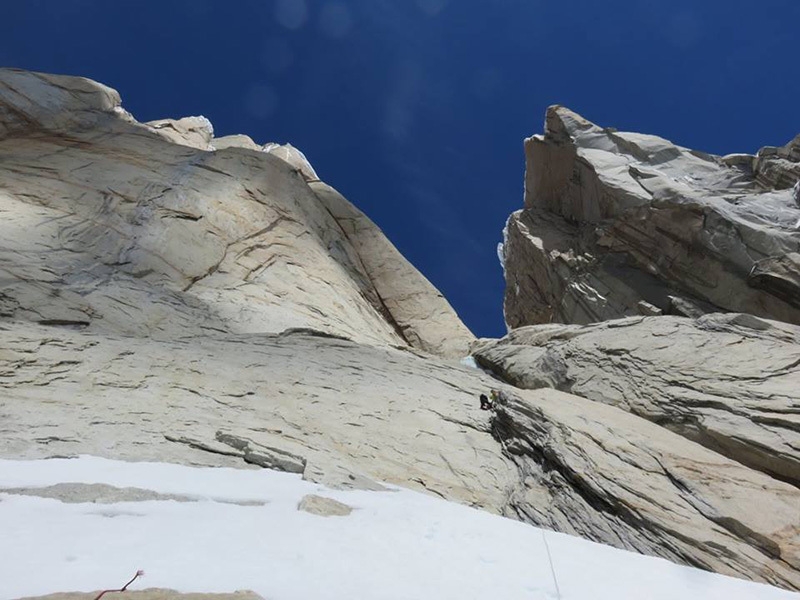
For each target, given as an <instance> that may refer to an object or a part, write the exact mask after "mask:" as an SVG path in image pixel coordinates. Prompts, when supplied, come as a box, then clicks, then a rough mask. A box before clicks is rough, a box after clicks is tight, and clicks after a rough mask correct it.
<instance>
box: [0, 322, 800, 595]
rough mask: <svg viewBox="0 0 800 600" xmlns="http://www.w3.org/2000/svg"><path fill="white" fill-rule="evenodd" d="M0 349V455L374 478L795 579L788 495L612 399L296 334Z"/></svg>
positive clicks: (7, 330) (742, 572)
mask: <svg viewBox="0 0 800 600" xmlns="http://www.w3.org/2000/svg"><path fill="white" fill-rule="evenodd" d="M0 348H2V351H0V373H2V377H0V391H1V393H2V397H3V399H4V401H3V402H2V404H0V455H2V456H13V457H21V458H31V459H33V458H43V457H48V456H73V455H77V454H91V455H96V456H104V457H108V458H117V459H125V460H157V461H169V462H178V463H183V464H191V465H204V466H212V465H218V466H238V467H242V468H254V467H260V466H266V467H269V468H281V469H282V470H288V471H290V472H299V473H301V474H302V476H303V477H304V478H305V479H307V480H310V481H316V482H320V483H324V484H326V485H329V486H333V487H338V488H356V489H368V490H376V491H379V490H382V489H384V487H383V486H382V485H381V483H382V482H385V483H389V484H396V485H402V486H405V487H409V488H412V489H416V490H419V491H425V492H428V493H431V494H435V495H438V496H441V497H443V498H447V499H450V500H454V501H458V502H461V503H464V504H467V505H470V506H474V507H478V508H482V509H484V510H487V511H490V512H493V513H496V514H504V515H507V516H509V517H513V518H518V519H522V520H524V521H526V522H529V523H533V524H537V525H543V526H546V527H550V528H553V529H555V530H558V531H564V532H567V533H572V534H576V535H581V536H583V537H587V538H589V539H592V540H596V541H600V542H604V543H608V544H612V545H615V546H617V547H621V548H626V549H629V550H635V551H638V552H643V553H646V554H651V555H655V556H662V557H665V558H668V559H671V560H675V561H679V562H682V563H685V564H691V565H695V566H700V567H703V568H707V569H711V570H714V571H717V572H720V573H724V574H728V575H735V576H740V577H746V578H748V579H753V580H756V581H762V582H768V583H772V584H775V585H780V586H783V587H786V588H789V589H800V568H799V567H800V562H799V561H798V552H799V550H798V548H800V531H799V530H798V528H799V527H800V521H798V518H797V516H798V513H797V511H798V507H800V490H799V489H798V488H796V487H794V486H792V485H789V484H787V483H784V482H782V481H779V480H776V479H774V478H772V477H770V476H768V475H766V474H764V473H762V472H760V471H757V470H755V469H752V468H749V467H747V466H744V465H742V464H741V463H739V462H736V461H734V460H730V459H728V458H726V457H724V456H722V455H721V454H719V453H717V452H714V451H712V450H709V449H706V448H704V447H702V446H701V445H699V444H697V443H695V442H693V441H691V440H688V439H686V438H684V437H680V436H679V435H677V434H675V433H672V432H670V431H668V430H667V429H665V428H663V427H659V426H657V425H655V424H653V423H651V422H649V421H648V420H646V419H644V418H642V417H640V416H637V415H634V414H631V413H628V412H626V411H624V410H622V409H621V408H617V407H613V406H607V405H605V404H603V403H601V402H596V401H593V400H589V399H586V398H581V397H578V396H575V395H571V394H566V393H563V392H558V391H555V390H550V389H543V390H520V389H516V388H514V387H511V386H509V385H505V384H502V383H500V382H498V381H497V380H494V379H492V378H491V377H489V376H488V375H487V374H485V373H483V372H482V371H480V370H477V369H472V368H467V367H463V366H460V365H458V364H455V363H454V362H448V361H446V360H444V359H439V358H436V357H433V356H430V355H427V354H422V353H417V352H410V351H407V350H399V349H394V348H379V347H375V346H365V345H361V344H357V343H355V342H352V341H349V340H343V339H339V338H333V337H328V336H320V335H319V334H315V333H313V332H304V331H297V332H291V333H288V334H279V335H264V334H259V335H233V334H218V335H217V336H197V337H193V338H189V337H187V338H184V339H181V340H155V339H143V338H133V337H123V336H116V335H113V334H110V333H107V332H91V331H85V330H84V331H70V330H66V329H64V328H55V327H44V326H41V325H35V324H30V323H19V322H16V323H15V322H5V323H3V324H2V328H0ZM490 388H497V389H499V390H500V391H502V392H503V394H504V396H505V397H506V398H507V402H505V403H502V404H498V406H497V410H496V411H495V412H492V411H482V410H480V409H479V407H478V394H480V393H481V392H485V391H487V390H488V389H490ZM279 458H284V459H286V462H285V463H284V465H286V466H281V465H280V464H279V463H278V461H277V460H276V459H279ZM660 465H661V466H660ZM295 466H297V468H295ZM52 493H57V492H52ZM61 493H64V494H66V491H61ZM75 493H76V492H75V491H72V492H70V495H74V494H75Z"/></svg>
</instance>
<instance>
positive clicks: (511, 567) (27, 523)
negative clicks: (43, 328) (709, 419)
mask: <svg viewBox="0 0 800 600" xmlns="http://www.w3.org/2000/svg"><path fill="white" fill-rule="evenodd" d="M66 482H80V483H87V484H93V483H102V484H107V485H111V486H115V487H119V488H128V487H133V488H142V489H146V490H153V491H156V492H160V493H165V494H180V495H184V496H191V497H193V498H194V499H196V500H197V501H191V502H186V501H176V500H147V501H138V502H119V503H114V504H99V503H98V504H96V503H63V502H60V501H58V500H53V499H47V498H41V497H37V496H29V495H17V494H8V493H0V598H2V599H9V598H16V597H19V596H26V595H34V594H45V593H50V592H56V591H73V590H87V591H88V590H96V589H102V588H109V587H119V586H120V585H122V584H123V583H124V582H125V581H127V580H128V579H130V577H131V575H132V574H133V573H134V572H136V570H137V569H144V570H145V572H146V576H145V578H144V579H140V580H137V581H136V582H135V583H134V584H133V585H132V586H131V588H130V589H132V590H133V589H142V588H145V587H168V588H175V589H178V590H181V591H205V592H223V591H232V590H236V589H251V590H253V591H255V592H257V593H259V594H261V595H262V596H263V597H264V598H267V599H273V600H284V599H286V600H288V599H298V600H301V599H302V600H311V599H313V600H325V599H330V600H361V599H369V600H379V599H398V600H400V599H402V600H411V599H415V598H430V599H436V600H445V599H450V598H452V599H454V600H456V599H457V600H468V599H491V598H497V599H503V600H516V599H520V600H522V599H524V600H535V599H540V598H563V599H565V600H566V599H574V600H578V599H580V600H589V599H591V600H628V599H629V600H642V599H643V598H647V599H649V600H661V599H663V600H675V599H683V598H693V599H704V600H713V599H719V600H745V599H747V600H751V599H754V598H763V599H770V600H771V599H776V600H777V599H784V600H790V599H794V600H797V599H798V598H800V596H798V595H796V594H792V593H789V592H786V591H782V590H779V589H776V588H771V587H768V586H764V585H759V584H754V583H749V582H745V581H740V580H737V579H732V578H728V577H723V576H720V575H714V574H711V573H706V572H703V571H699V570H696V569H691V568H688V567H682V566H678V565H675V564H672V563H669V562H667V561H664V560H660V559H655V558H649V557H645V556H640V555H637V554H632V553H628V552H624V551H621V550H616V549H613V548H610V547H607V546H602V545H599V544H594V543H592V542H588V541H585V540H582V539H579V538H575V537H571V536H567V535H563V534H558V533H553V532H549V531H548V532H544V531H543V530H540V529H537V528H535V527H531V526H528V525H525V524H522V523H518V522H516V521H512V520H509V519H504V518H501V517H497V516H493V515H490V514H488V513H485V512H482V511H479V510H473V509H470V508H467V507H464V506H459V505H457V504H453V503H450V502H446V501H444V500H440V499H437V498H433V497H429V496H426V495H423V494H418V493H415V492H411V491H408V490H395V491H388V492H344V491H333V490H328V489H326V488H324V487H323V486H320V485H316V484H312V483H308V482H305V481H302V480H301V479H300V477H299V476H297V475H289V474H285V473H276V472H272V471H267V470H235V469H201V468H191V467H184V466H179V465H169V464H161V463H126V462H118V461H111V460H105V459H100V458H94V457H81V458H77V459H51V460H40V461H11V460H0V488H5V489H9V488H30V487H46V486H50V485H54V484H59V483H66ZM306 494H316V495H320V496H326V497H329V498H333V499H335V500H338V501H340V502H343V503H345V504H348V505H350V506H352V507H354V508H355V510H354V511H353V512H352V513H351V514H350V515H348V516H339V517H322V516H317V515H313V514H309V513H306V512H303V511H300V510H298V509H297V505H298V502H299V501H300V500H301V498H302V497H303V496H305V495H306ZM231 501H237V502H240V503H239V504H236V503H232V502H231ZM242 501H246V502H242ZM549 556H552V562H551V560H550V558H549ZM556 582H557V584H556Z"/></svg>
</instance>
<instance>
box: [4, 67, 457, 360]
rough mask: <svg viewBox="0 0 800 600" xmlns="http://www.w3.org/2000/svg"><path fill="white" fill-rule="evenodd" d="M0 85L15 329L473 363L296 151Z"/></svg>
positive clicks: (82, 96) (79, 96)
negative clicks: (329, 338)
mask: <svg viewBox="0 0 800 600" xmlns="http://www.w3.org/2000/svg"><path fill="white" fill-rule="evenodd" d="M0 83H1V84H2V86H0V201H2V206H3V217H4V218H3V219H2V223H0V228H2V231H1V232H0V253H2V254H0V256H1V257H2V259H0V268H2V269H3V271H4V286H3V290H2V292H1V293H2V295H1V296H0V306H2V310H3V315H4V316H5V317H7V318H14V319H22V320H30V321H35V322H40V323H59V324H63V325H72V326H74V327H85V328H89V329H90V330H107V331H115V332H119V333H126V334H134V335H152V336H160V337H165V336H166V337H173V336H176V335H190V334H196V333H200V332H236V333H280V332H281V331H284V330H286V329H289V328H293V327H305V328H311V329H317V330H320V331H323V332H327V333H331V334H336V335H340V336H343V337H346V338H349V339H353V340H356V341H360V342H365V343H371V344H381V345H396V346H411V347H414V348H418V349H421V350H425V351H428V352H431V353H434V354H442V355H448V356H464V355H465V354H466V353H467V348H468V344H469V342H470V341H471V340H472V335H471V334H470V332H469V331H468V329H467V328H466V327H465V326H464V325H463V324H462V323H461V321H460V320H459V319H458V317H457V315H456V314H455V312H454V311H453V310H452V308H451V307H450V305H449V304H448V303H447V301H446V300H445V299H444V298H443V297H442V296H441V294H440V293H439V292H438V291H437V290H436V289H435V288H434V287H433V286H432V285H431V284H430V283H429V282H428V281H427V280H426V279H425V278H424V277H423V276H422V275H421V274H420V273H419V272H418V271H417V270H416V269H414V268H413V267H412V266H411V265H410V264H409V263H408V262H407V261H405V259H404V258H403V257H402V256H401V255H400V254H399V253H398V252H397V251H396V250H395V249H394V247H393V246H392V245H391V243H389V242H388V240H386V238H385V237H384V236H383V235H382V233H381V232H380V230H378V228H377V227H376V226H375V225H374V224H373V223H372V222H371V221H369V219H367V218H366V217H365V216H364V215H363V214H362V213H361V212H360V211H359V210H358V209H356V208H355V207H353V206H352V205H351V204H350V203H349V202H347V200H345V199H344V198H342V197H341V196H340V195H338V194H336V193H335V192H334V191H333V190H332V189H331V188H329V187H328V186H324V185H323V184H321V183H319V180H318V177H317V175H316V173H315V172H314V169H313V168H312V167H311V165H310V164H308V161H307V160H306V159H305V157H304V156H303V155H302V153H301V152H299V151H298V150H297V149H295V148H293V147H292V146H290V145H285V146H279V145H276V144H268V145H266V146H258V145H257V144H255V143H254V142H252V140H250V141H249V142H248V140H249V138H246V137H245V136H228V137H226V138H222V139H221V140H220V141H219V142H216V141H215V139H214V137H213V127H212V126H211V124H210V123H209V122H208V121H207V120H206V119H204V118H202V117H188V118H184V119H178V120H173V119H165V120H161V121H154V122H151V123H148V124H140V123H137V122H136V121H135V120H134V119H133V118H132V117H131V116H130V115H129V114H128V113H126V112H125V111H124V110H123V109H122V108H121V106H120V99H119V96H118V95H117V93H116V92H115V91H114V90H111V89H109V88H107V87H104V86H102V85H100V84H97V83H95V82H92V81H89V80H86V79H82V78H77V77H59V76H51V75H42V74H36V73H29V72H22V71H16V70H8V69H6V70H2V71H0ZM215 142H216V146H215ZM311 182H316V183H315V184H312V185H315V186H316V187H312V185H309V184H310V183H311ZM387 261H388V262H387Z"/></svg>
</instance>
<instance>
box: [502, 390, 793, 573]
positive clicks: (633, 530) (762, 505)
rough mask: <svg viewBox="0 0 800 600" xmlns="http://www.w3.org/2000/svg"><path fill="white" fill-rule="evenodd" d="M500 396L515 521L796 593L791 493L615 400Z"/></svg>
mask: <svg viewBox="0 0 800 600" xmlns="http://www.w3.org/2000/svg"><path fill="white" fill-rule="evenodd" d="M540 392H542V393H541V394H540V395H538V396H536V397H531V396H525V397H524V398H523V397H521V396H513V395H512V396H508V397H507V401H506V402H505V403H502V404H499V405H498V407H497V419H496V421H495V435H496V436H497V438H498V440H500V441H501V442H502V444H503V447H504V449H505V452H506V453H507V454H508V455H509V456H513V457H514V458H515V461H516V463H517V466H518V468H519V472H520V485H519V487H518V488H517V489H516V491H515V492H514V493H512V495H511V498H510V502H509V509H508V510H509V512H510V513H512V514H513V513H516V514H517V515H518V516H519V517H520V518H522V519H523V520H526V521H529V522H532V523H538V524H541V525H544V526H547V527H552V528H553V529H557V530H559V531H565V532H568V533H574V534H577V535H582V536H585V537H589V538H590V539H594V540H597V541H602V542H604V543H608V544H611V545H615V546H618V547H621V548H628V549H631V550H636V551H639V552H643V553H646V554H655V555H657V556H662V557H664V558H669V559H671V560H675V561H679V562H685V563H687V564H691V565H695V566H698V567H702V568H705V569H710V570H713V571H716V572H718V573H726V574H729V575H738V576H743V577H748V578H750V577H753V578H756V579H758V580H760V581H766V582H769V583H772V584H775V585H780V586H784V587H789V588H793V589H800V577H798V568H800V519H798V516H800V490H798V489H797V488H796V487H794V486H791V485H788V484H786V483H783V482H780V481H777V480H775V479H773V478H771V477H769V476H767V475H764V474H762V473H759V472H757V471H754V470H751V469H747V468H744V467H742V466H741V465H740V464H739V463H737V462H734V461H732V460H729V459H726V458H724V457H723V456H721V455H720V454H718V453H716V452H713V451H711V450H707V449H705V448H703V447H702V446H700V445H698V444H694V443H692V442H689V441H687V440H685V439H684V438H681V437H679V436H678V435H675V434H673V433H671V432H670V431H667V429H665V428H663V427H659V426H657V425H655V424H652V423H649V422H647V421H645V420H643V419H641V418H640V417H637V416H635V415H632V414H630V413H626V412H624V411H622V410H620V409H618V408H616V407H612V406H607V405H604V404H602V403H600V402H593V401H591V400H586V399H584V398H579V397H576V396H572V395H569V394H564V393H562V392H558V391H555V390H540Z"/></svg>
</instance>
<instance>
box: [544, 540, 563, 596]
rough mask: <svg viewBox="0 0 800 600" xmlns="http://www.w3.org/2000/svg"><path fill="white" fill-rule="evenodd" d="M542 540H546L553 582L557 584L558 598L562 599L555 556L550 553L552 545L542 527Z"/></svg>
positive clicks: (545, 545) (545, 544)
mask: <svg viewBox="0 0 800 600" xmlns="http://www.w3.org/2000/svg"><path fill="white" fill-rule="evenodd" d="M542 540H544V547H545V550H547V560H548V561H549V562H550V573H552V574H553V583H555V584H556V598H558V600H561V590H560V589H559V587H558V578H557V577H556V568H555V566H553V557H552V555H551V554H550V545H549V544H548V543H547V536H545V534H544V529H542Z"/></svg>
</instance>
